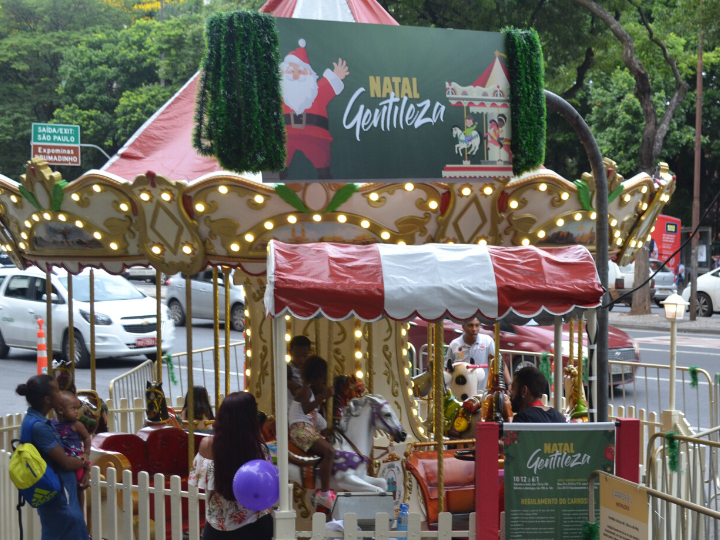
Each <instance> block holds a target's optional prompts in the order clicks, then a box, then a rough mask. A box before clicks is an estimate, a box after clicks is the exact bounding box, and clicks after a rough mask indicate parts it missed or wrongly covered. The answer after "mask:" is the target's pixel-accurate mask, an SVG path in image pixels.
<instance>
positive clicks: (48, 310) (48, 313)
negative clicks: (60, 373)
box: [45, 265, 53, 377]
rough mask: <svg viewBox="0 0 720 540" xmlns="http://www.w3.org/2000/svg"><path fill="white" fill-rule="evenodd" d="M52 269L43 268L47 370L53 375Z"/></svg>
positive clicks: (48, 267) (48, 266)
mask: <svg viewBox="0 0 720 540" xmlns="http://www.w3.org/2000/svg"><path fill="white" fill-rule="evenodd" d="M51 278H52V269H51V267H50V265H47V269H46V270H45V337H46V338H47V342H46V343H47V372H48V375H50V376H51V377H52V376H53V331H52V327H53V324H52V305H53V304H52V281H51Z"/></svg>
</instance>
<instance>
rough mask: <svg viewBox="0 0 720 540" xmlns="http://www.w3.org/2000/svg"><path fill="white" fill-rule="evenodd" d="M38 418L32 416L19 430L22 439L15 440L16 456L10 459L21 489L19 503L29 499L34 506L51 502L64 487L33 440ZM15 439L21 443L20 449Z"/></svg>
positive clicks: (15, 480)
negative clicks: (33, 428) (34, 427)
mask: <svg viewBox="0 0 720 540" xmlns="http://www.w3.org/2000/svg"><path fill="white" fill-rule="evenodd" d="M38 421H39V420H38V419H37V418H31V419H30V420H29V421H28V422H27V423H26V424H25V427H24V429H23V430H22V432H21V433H20V439H19V440H18V439H14V440H13V441H12V444H13V455H12V457H11V458H10V480H12V483H13V484H15V487H16V488H18V491H19V492H20V502H19V506H22V505H23V504H24V501H27V502H28V503H30V506H32V507H33V508H37V507H38V506H42V505H43V504H46V503H48V502H50V501H51V500H53V499H54V498H55V497H56V496H57V495H58V493H60V490H61V489H62V483H61V481H60V477H59V476H58V474H57V473H56V472H55V471H54V470H53V469H52V467H49V466H48V464H47V463H46V462H45V460H44V459H43V458H42V456H41V455H40V452H38V449H37V448H35V446H34V445H33V444H32V443H31V442H30V441H31V440H32V427H33V426H34V425H35V422H38ZM16 442H17V443H20V444H19V445H18V446H17V448H16V447H15V443H16ZM18 510H19V508H18Z"/></svg>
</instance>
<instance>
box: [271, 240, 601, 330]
mask: <svg viewBox="0 0 720 540" xmlns="http://www.w3.org/2000/svg"><path fill="white" fill-rule="evenodd" d="M267 277H268V280H267V288H266V290H265V309H266V312H267V314H268V315H271V316H273V317H277V316H280V315H284V314H286V313H289V314H291V315H293V316H294V317H297V318H300V319H310V318H313V317H317V316H325V317H327V318H328V319H331V320H342V319H347V318H349V317H353V316H356V317H358V318H360V319H362V320H365V321H375V320H377V319H380V318H382V317H389V318H391V319H394V320H398V321H405V320H409V319H412V318H414V317H421V318H422V319H425V320H427V321H438V320H440V319H442V318H444V317H449V318H451V319H454V320H456V321H463V320H468V319H471V318H473V317H478V318H479V319H480V320H481V321H482V322H486V323H493V322H495V321H498V320H500V319H508V320H510V321H513V322H516V323H522V322H523V321H525V322H526V321H528V320H529V319H535V320H536V321H538V322H539V323H544V322H546V321H548V322H549V319H551V318H552V317H553V316H555V315H568V314H577V313H575V312H579V311H582V310H585V309H591V308H595V307H598V306H599V305H600V302H601V298H602V294H603V291H602V287H601V286H600V280H599V279H598V274H597V270H596V269H595V262H594V260H593V258H592V256H591V255H590V252H589V251H588V250H587V249H586V248H585V247H583V246H569V247H561V248H551V249H538V248H535V247H493V246H480V245H447V244H425V245H420V246H398V245H389V244H372V245H365V246H357V245H349V244H334V243H325V242H324V243H311V244H299V245H294V244H284V243H281V242H277V241H274V240H273V241H271V242H270V243H269V246H268V268H267Z"/></svg>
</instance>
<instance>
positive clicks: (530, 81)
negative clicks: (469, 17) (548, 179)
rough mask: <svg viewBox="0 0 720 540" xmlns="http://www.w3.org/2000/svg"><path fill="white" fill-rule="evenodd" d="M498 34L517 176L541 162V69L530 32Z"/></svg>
mask: <svg viewBox="0 0 720 540" xmlns="http://www.w3.org/2000/svg"><path fill="white" fill-rule="evenodd" d="M502 32H503V33H504V34H505V48H506V50H507V53H508V71H509V72H510V113H511V115H512V138H511V141H512V142H511V148H512V153H513V173H514V174H515V176H520V175H521V174H522V173H525V172H528V171H532V170H535V169H537V168H538V167H540V166H541V165H542V164H543V162H544V161H545V124H546V118H545V117H546V108H545V68H544V64H543V54H542V48H541V46H540V38H539V37H538V34H537V32H536V31H535V30H534V29H532V28H531V29H529V30H520V29H517V28H512V27H508V28H504V29H503V30H502Z"/></svg>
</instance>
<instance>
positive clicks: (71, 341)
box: [67, 272, 75, 382]
mask: <svg viewBox="0 0 720 540" xmlns="http://www.w3.org/2000/svg"><path fill="white" fill-rule="evenodd" d="M67 291H68V347H69V349H68V352H69V353H70V354H68V356H69V359H70V373H72V379H73V382H75V308H74V307H73V302H74V299H73V276H72V274H71V273H70V272H68V275H67Z"/></svg>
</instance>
